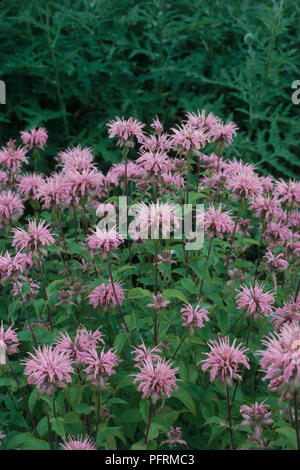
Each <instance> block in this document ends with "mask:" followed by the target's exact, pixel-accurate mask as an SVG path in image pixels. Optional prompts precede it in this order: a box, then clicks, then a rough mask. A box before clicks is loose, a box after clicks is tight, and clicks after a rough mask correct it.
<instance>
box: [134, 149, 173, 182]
mask: <svg viewBox="0 0 300 470" xmlns="http://www.w3.org/2000/svg"><path fill="white" fill-rule="evenodd" d="M140 155H141V156H140V157H139V158H138V159H137V161H136V163H137V164H138V165H140V166H141V167H142V168H143V169H144V170H146V171H147V172H148V173H150V174H151V175H155V176H157V175H160V174H161V173H163V172H165V171H167V170H168V167H169V157H168V155H167V154H166V153H165V152H163V151H161V150H158V151H156V152H152V151H151V150H148V151H145V150H142V151H141V152H140Z"/></svg>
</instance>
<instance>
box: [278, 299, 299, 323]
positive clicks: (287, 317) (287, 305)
mask: <svg viewBox="0 0 300 470" xmlns="http://www.w3.org/2000/svg"><path fill="white" fill-rule="evenodd" d="M271 322H272V324H273V325H274V327H275V328H276V329H278V328H280V327H281V326H283V325H284V324H291V323H293V322H295V323H299V324H300V296H299V295H298V297H297V298H296V299H291V300H290V301H289V302H284V304H283V306H282V307H278V308H276V310H275V311H274V313H273V314H272V318H271Z"/></svg>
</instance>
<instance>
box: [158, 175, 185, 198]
mask: <svg viewBox="0 0 300 470" xmlns="http://www.w3.org/2000/svg"><path fill="white" fill-rule="evenodd" d="M184 184H185V182H184V178H182V177H181V176H180V175H179V174H172V173H170V172H169V173H161V174H160V182H159V193H160V195H163V194H172V195H173V194H174V190H179V189H180V188H183V187H184Z"/></svg>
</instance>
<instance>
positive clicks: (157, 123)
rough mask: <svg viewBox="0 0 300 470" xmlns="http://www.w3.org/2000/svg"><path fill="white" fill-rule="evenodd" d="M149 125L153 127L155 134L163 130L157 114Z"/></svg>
mask: <svg viewBox="0 0 300 470" xmlns="http://www.w3.org/2000/svg"><path fill="white" fill-rule="evenodd" d="M150 125H151V127H152V129H154V132H156V133H157V134H161V133H162V132H163V130H164V126H163V125H162V123H161V122H160V120H159V119H158V116H156V118H155V119H153V121H152V124H150Z"/></svg>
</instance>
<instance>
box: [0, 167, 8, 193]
mask: <svg viewBox="0 0 300 470" xmlns="http://www.w3.org/2000/svg"><path fill="white" fill-rule="evenodd" d="M7 181H8V175H7V173H6V172H5V171H2V170H0V189H1V186H5V185H6V183H7Z"/></svg>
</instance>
